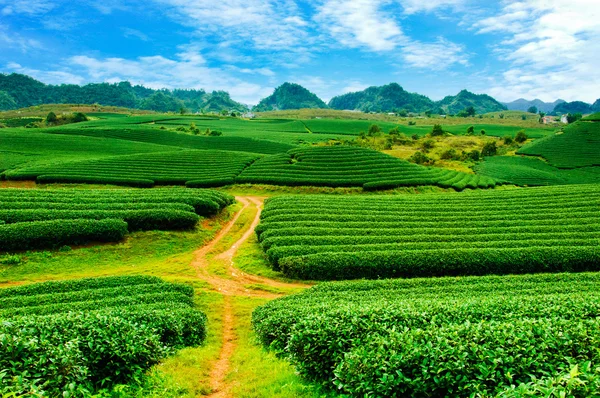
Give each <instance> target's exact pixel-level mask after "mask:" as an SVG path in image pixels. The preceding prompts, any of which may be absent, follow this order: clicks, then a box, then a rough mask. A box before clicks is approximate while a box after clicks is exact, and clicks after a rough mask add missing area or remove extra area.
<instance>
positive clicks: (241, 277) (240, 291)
mask: <svg viewBox="0 0 600 398" xmlns="http://www.w3.org/2000/svg"><path fill="white" fill-rule="evenodd" d="M236 200H237V201H238V202H240V203H241V204H242V208H241V209H240V210H239V211H238V212H237V213H236V214H235V216H234V217H233V219H232V220H231V221H229V222H228V223H227V224H226V225H225V226H224V227H223V229H221V231H220V232H219V233H218V234H217V235H216V236H215V237H214V239H213V240H212V241H210V242H209V243H208V244H206V245H205V246H203V247H202V248H200V249H198V250H197V251H196V252H194V260H193V261H192V267H194V269H195V270H196V273H197V275H198V278H200V279H202V280H204V281H206V282H208V283H209V284H210V285H211V287H212V288H213V289H214V290H216V291H218V292H219V293H221V294H223V295H224V306H223V335H222V346H221V351H220V353H219V359H218V360H217V362H216V363H215V365H214V366H213V369H212V370H211V374H210V382H211V388H212V391H213V392H212V394H210V395H209V397H212V398H221V397H230V396H231V394H230V392H229V386H228V384H227V381H226V377H227V374H228V373H229V368H230V365H229V364H230V358H231V356H232V355H233V353H234V352H235V350H236V347H237V336H236V333H235V324H236V319H235V313H234V310H233V305H232V297H233V296H240V297H256V298H264V299H274V298H277V297H281V296H283V294H276V293H272V292H269V291H265V290H260V289H259V288H260V285H263V286H266V287H270V288H276V289H281V288H308V287H310V285H306V284H300V283H285V282H279V281H275V280H272V279H269V278H264V277H261V276H256V275H249V274H247V273H245V272H242V271H241V270H239V269H237V268H235V266H234V261H233V259H234V257H235V254H236V252H237V250H238V249H239V247H240V246H241V245H242V244H243V243H244V242H245V241H246V240H248V238H250V236H252V234H253V233H254V229H255V228H256V226H257V225H258V223H259V222H260V213H261V210H262V205H263V200H264V198H260V197H252V196H237V197H236ZM253 209H255V211H256V215H255V216H254V219H253V220H252V222H251V223H250V224H249V225H248V226H244V228H242V230H244V229H245V231H244V233H243V235H242V236H241V237H240V238H239V239H238V240H237V241H236V242H235V243H233V244H232V245H231V246H230V247H229V248H228V249H227V250H225V251H223V252H221V253H214V252H215V251H216V248H217V246H218V244H219V242H221V241H222V240H223V239H224V238H225V237H226V236H228V235H229V234H230V232H231V229H232V228H233V226H234V225H235V224H236V223H237V222H238V220H239V219H240V216H241V215H242V214H244V213H245V212H248V211H253ZM213 261H214V262H215V263H217V264H222V265H223V267H224V269H220V270H219V274H220V275H219V274H216V273H215V272H214V268H212V270H211V267H210V265H211V262H213ZM249 285H253V286H256V287H257V289H249V288H248V286H249Z"/></svg>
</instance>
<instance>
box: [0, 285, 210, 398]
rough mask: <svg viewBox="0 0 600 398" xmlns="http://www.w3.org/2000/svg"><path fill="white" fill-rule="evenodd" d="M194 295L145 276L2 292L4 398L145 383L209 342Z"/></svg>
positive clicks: (91, 391)
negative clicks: (152, 372) (182, 353)
mask: <svg viewBox="0 0 600 398" xmlns="http://www.w3.org/2000/svg"><path fill="white" fill-rule="evenodd" d="M192 296H193V289H192V288H191V287H190V286H187V285H178V284H171V283H166V282H164V281H162V280H160V279H158V278H154V277H137V276H134V277H111V278H98V279H92V278H88V279H83V280H72V281H63V282H46V283H43V284H34V285H27V286H22V287H16V288H10V289H6V290H5V291H4V290H2V298H1V299H0V311H1V314H2V315H1V316H2V318H3V322H2V323H1V324H0V369H2V370H3V371H2V372H0V381H2V383H1V387H0V392H2V393H3V394H15V395H17V396H20V395H23V394H34V395H40V396H90V395H93V394H94V393H95V392H97V391H98V390H100V389H104V388H109V389H110V388H111V387H112V386H114V385H116V384H121V383H128V382H130V381H132V380H135V381H138V382H139V381H140V380H141V379H142V377H143V376H144V374H145V372H146V371H147V370H148V369H149V368H150V367H151V366H152V365H153V364H156V363H158V362H159V361H160V360H161V359H163V358H164V357H165V356H167V355H169V354H171V353H173V352H174V350H175V349H178V348H183V347H187V346H195V345H199V344H201V343H202V341H203V340H204V339H205V337H206V316H205V315H204V314H203V313H201V312H199V311H197V310H194V309H193V308H192V306H193V301H192ZM40 309H43V311H40ZM40 315H41V316H40Z"/></svg>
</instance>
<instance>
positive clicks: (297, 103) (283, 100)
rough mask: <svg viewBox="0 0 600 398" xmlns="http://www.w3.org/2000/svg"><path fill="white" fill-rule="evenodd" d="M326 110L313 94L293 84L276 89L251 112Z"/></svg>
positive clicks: (324, 105) (284, 84) (323, 103)
mask: <svg viewBox="0 0 600 398" xmlns="http://www.w3.org/2000/svg"><path fill="white" fill-rule="evenodd" d="M305 108H321V109H323V108H327V104H325V102H323V100H321V99H320V98H319V97H317V96H316V95H315V94H314V93H311V92H310V91H308V90H307V89H305V88H304V87H302V86H301V85H299V84H295V83H287V82H286V83H283V84H282V85H281V86H279V87H277V88H276V89H275V91H274V92H273V94H271V95H269V96H268V97H267V98H263V100H262V101H260V102H259V103H258V105H256V106H255V107H254V108H253V109H252V110H253V111H255V112H268V111H277V110H286V109H305Z"/></svg>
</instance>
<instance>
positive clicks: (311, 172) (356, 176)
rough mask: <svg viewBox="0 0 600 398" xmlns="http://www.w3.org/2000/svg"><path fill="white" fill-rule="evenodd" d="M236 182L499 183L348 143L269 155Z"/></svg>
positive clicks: (477, 185)
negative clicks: (426, 165) (346, 145)
mask: <svg viewBox="0 0 600 398" xmlns="http://www.w3.org/2000/svg"><path fill="white" fill-rule="evenodd" d="M236 182H238V183H254V184H273V185H288V186H302V185H310V186H324V187H363V188H364V189H365V190H378V189H391V188H396V187H403V186H419V185H436V186H439V187H443V188H454V189H455V190H457V191H461V190H463V189H465V188H472V189H475V188H493V187H494V186H495V185H496V180H494V179H493V178H490V177H483V176H479V175H475V174H467V173H461V172H457V171H453V170H447V169H440V168H428V167H424V166H419V165H415V164H413V163H410V162H408V161H405V160H402V159H398V158H394V157H392V156H388V155H385V154H383V153H381V152H377V151H374V150H370V149H364V148H355V147H344V146H338V147H336V146H332V147H308V148H302V149H293V150H291V151H289V152H288V153H287V154H281V155H273V156H267V157H264V158H263V159H260V160H258V161H257V162H255V163H254V164H252V165H251V166H250V167H249V168H247V169H245V170H244V171H243V172H242V173H241V174H240V175H239V177H238V178H237V179H236Z"/></svg>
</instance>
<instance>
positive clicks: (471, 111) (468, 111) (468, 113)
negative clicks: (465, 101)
mask: <svg viewBox="0 0 600 398" xmlns="http://www.w3.org/2000/svg"><path fill="white" fill-rule="evenodd" d="M475 113H476V111H475V108H474V107H473V106H469V107H466V108H465V109H463V110H462V111H460V112H458V115H457V116H460V117H473V116H475Z"/></svg>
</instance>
